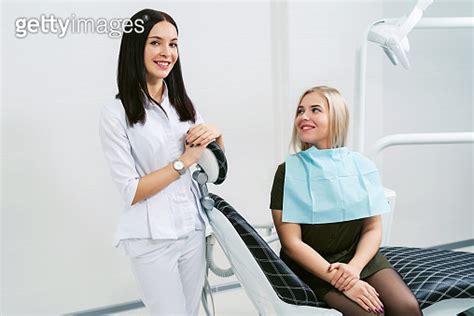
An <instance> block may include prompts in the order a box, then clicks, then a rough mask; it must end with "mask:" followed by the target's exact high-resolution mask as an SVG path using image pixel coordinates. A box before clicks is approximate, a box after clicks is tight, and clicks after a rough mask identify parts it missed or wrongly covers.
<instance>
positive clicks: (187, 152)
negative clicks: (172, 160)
mask: <svg viewBox="0 0 474 316" xmlns="http://www.w3.org/2000/svg"><path fill="white" fill-rule="evenodd" d="M209 143H210V141H209V142H207V143H203V144H202V145H199V146H191V145H190V144H188V145H185V148H184V153H183V154H182V155H181V157H179V160H181V161H182V162H183V163H184V167H185V168H189V167H190V166H192V165H193V164H195V163H196V162H197V161H198V160H199V158H201V155H202V152H203V151H204V149H205V148H206V147H207V145H209Z"/></svg>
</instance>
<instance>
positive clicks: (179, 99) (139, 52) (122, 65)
mask: <svg viewBox="0 0 474 316" xmlns="http://www.w3.org/2000/svg"><path fill="white" fill-rule="evenodd" d="M130 20H131V22H132V23H129V25H127V26H126V27H124V31H123V36H122V42H121V43H120V53H119V60H118V70H117V85H118V93H117V95H116V96H115V97H116V98H117V99H120V100H121V101H122V104H123V107H124V109H125V113H126V114H127V118H128V124H129V125H130V126H133V125H134V124H135V123H137V122H140V123H142V124H143V123H145V121H146V113H145V108H144V105H145V103H146V102H147V101H148V100H149V101H151V102H152V103H155V104H156V105H158V106H159V107H160V108H161V109H162V110H163V108H162V107H161V105H160V104H159V103H158V102H157V101H156V100H154V99H153V98H152V97H151V96H150V94H149V92H148V88H147V84H146V69H145V61H144V59H143V54H144V49H145V43H146V39H147V37H148V34H149V33H150V30H151V29H152V28H153V26H154V25H155V24H156V23H158V22H161V21H167V22H169V23H171V24H173V25H174V27H175V28H176V33H178V26H177V25H176V22H175V21H174V20H173V18H172V17H171V16H169V15H168V14H166V13H165V12H161V11H156V10H152V9H143V10H141V11H139V12H137V13H135V14H134V15H133V16H132V17H131V19H130ZM130 24H131V25H130ZM180 60H181V57H179V58H178V60H177V61H176V63H175V64H174V66H173V69H172V70H171V72H170V73H169V75H168V76H167V77H166V78H164V81H165V83H166V86H167V88H168V97H169V100H170V103H171V105H172V106H173V107H174V108H175V109H176V112H177V113H178V115H179V119H180V120H181V121H182V122H184V121H192V122H193V123H195V122H196V110H195V109H194V105H193V103H192V102H191V99H190V98H189V96H188V94H187V93H186V88H185V87H184V80H183V75H182V73H181V63H180ZM163 112H164V113H165V114H166V112H165V111H164V110H163Z"/></svg>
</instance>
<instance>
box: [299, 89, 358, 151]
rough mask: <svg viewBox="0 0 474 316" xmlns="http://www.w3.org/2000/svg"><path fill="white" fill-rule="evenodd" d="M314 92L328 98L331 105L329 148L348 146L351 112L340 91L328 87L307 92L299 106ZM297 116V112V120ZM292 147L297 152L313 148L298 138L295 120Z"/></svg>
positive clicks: (301, 98)
mask: <svg viewBox="0 0 474 316" xmlns="http://www.w3.org/2000/svg"><path fill="white" fill-rule="evenodd" d="M313 92H316V93H318V94H319V95H321V96H322V97H324V98H326V101H327V103H328V105H329V114H328V115H329V147H330V148H338V147H344V146H345V145H346V140H347V132H348V130H349V111H348V109H347V105H346V101H345V100H344V98H343V97H342V95H341V93H340V92H339V91H338V90H336V89H334V88H331V87H327V86H318V87H313V88H311V89H308V90H306V91H305V92H304V93H303V94H302V95H301V97H300V100H299V102H298V106H299V105H300V104H301V101H302V100H303V98H304V97H305V96H306V95H308V94H310V93H313ZM297 115H298V113H297V111H295V119H296V116H297ZM290 146H291V147H292V148H293V150H294V151H295V152H299V151H301V150H306V149H308V148H309V147H311V146H312V145H311V144H308V143H303V142H302V141H301V140H300V139H299V138H298V131H297V129H296V126H295V124H294V120H293V135H292V137H291V144H290Z"/></svg>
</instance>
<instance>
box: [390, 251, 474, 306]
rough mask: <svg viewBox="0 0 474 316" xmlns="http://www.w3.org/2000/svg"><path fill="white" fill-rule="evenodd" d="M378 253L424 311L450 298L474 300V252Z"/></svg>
mask: <svg viewBox="0 0 474 316" xmlns="http://www.w3.org/2000/svg"><path fill="white" fill-rule="evenodd" d="M381 252H382V253H383V254H384V255H385V256H386V257H387V259H388V261H390V263H391V264H392V265H393V267H394V268H395V269H396V270H397V271H398V272H399V273H400V274H401V276H402V278H403V280H404V281H405V282H406V283H407V285H408V287H409V288H410V289H411V290H412V291H413V293H414V294H415V296H416V299H417V300H418V303H420V307H421V308H422V309H423V308H426V307H428V306H430V305H432V304H434V303H436V302H439V301H442V300H445V299H449V298H474V253H469V252H460V251H451V250H440V249H422V248H406V247H382V248H381Z"/></svg>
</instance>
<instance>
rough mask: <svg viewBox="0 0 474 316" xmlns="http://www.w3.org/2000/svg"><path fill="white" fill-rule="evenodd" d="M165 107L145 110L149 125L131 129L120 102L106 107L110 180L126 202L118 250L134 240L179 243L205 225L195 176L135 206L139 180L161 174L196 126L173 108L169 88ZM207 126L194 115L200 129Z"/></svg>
mask: <svg viewBox="0 0 474 316" xmlns="http://www.w3.org/2000/svg"><path fill="white" fill-rule="evenodd" d="M161 106H162V108H163V110H164V111H166V114H165V113H163V110H161V109H160V108H159V107H158V106H157V105H156V104H153V103H151V102H148V103H147V104H146V105H145V112H146V122H145V124H141V123H140V122H138V123H136V124H134V125H133V127H129V126H128V125H127V117H126V114H125V110H124V108H123V106H122V102H121V101H120V100H119V99H116V100H114V102H112V103H110V104H109V105H107V106H105V107H103V109H102V112H101V117H100V126H99V130H100V139H101V143H102V147H103V151H104V155H105V158H106V161H107V163H108V165H109V168H110V173H111V175H112V179H113V181H114V183H115V184H116V186H117V187H118V189H119V192H120V194H121V196H122V198H123V202H124V207H123V210H122V213H121V215H120V218H119V223H118V228H117V231H116V237H115V242H114V245H115V246H118V245H119V244H120V240H123V239H130V238H152V239H177V238H179V237H181V236H183V235H186V234H187V233H189V232H191V231H193V230H201V229H204V228H205V225H206V224H207V217H206V216H205V215H204V213H203V210H202V208H201V205H200V203H199V198H200V195H199V191H198V189H197V186H196V184H195V183H194V182H193V181H192V179H191V173H190V171H189V169H188V170H186V173H185V174H183V175H182V176H180V177H179V178H178V179H177V180H175V181H173V182H172V183H170V184H169V185H168V186H166V187H165V188H164V189H162V190H161V191H160V192H158V193H156V194H154V195H152V196H150V197H148V198H146V199H144V200H141V201H139V202H137V203H135V204H134V205H131V204H132V201H133V198H134V197H135V193H136V190H137V187H138V182H139V179H140V177H143V176H145V175H147V174H150V173H151V172H153V171H155V170H158V169H161V168H163V167H165V166H166V165H168V164H169V163H171V162H173V161H174V160H176V159H178V158H179V157H180V156H181V155H182V154H183V152H184V142H185V139H186V135H187V131H188V130H189V128H190V127H191V126H192V125H193V123H192V122H190V121H187V122H181V121H180V120H179V116H178V113H177V112H176V110H175V109H174V107H172V106H171V104H170V102H169V99H168V92H167V89H166V86H165V91H164V95H163V101H162V103H161ZM200 123H203V120H202V118H201V116H200V115H199V113H198V112H197V113H196V124H200Z"/></svg>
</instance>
